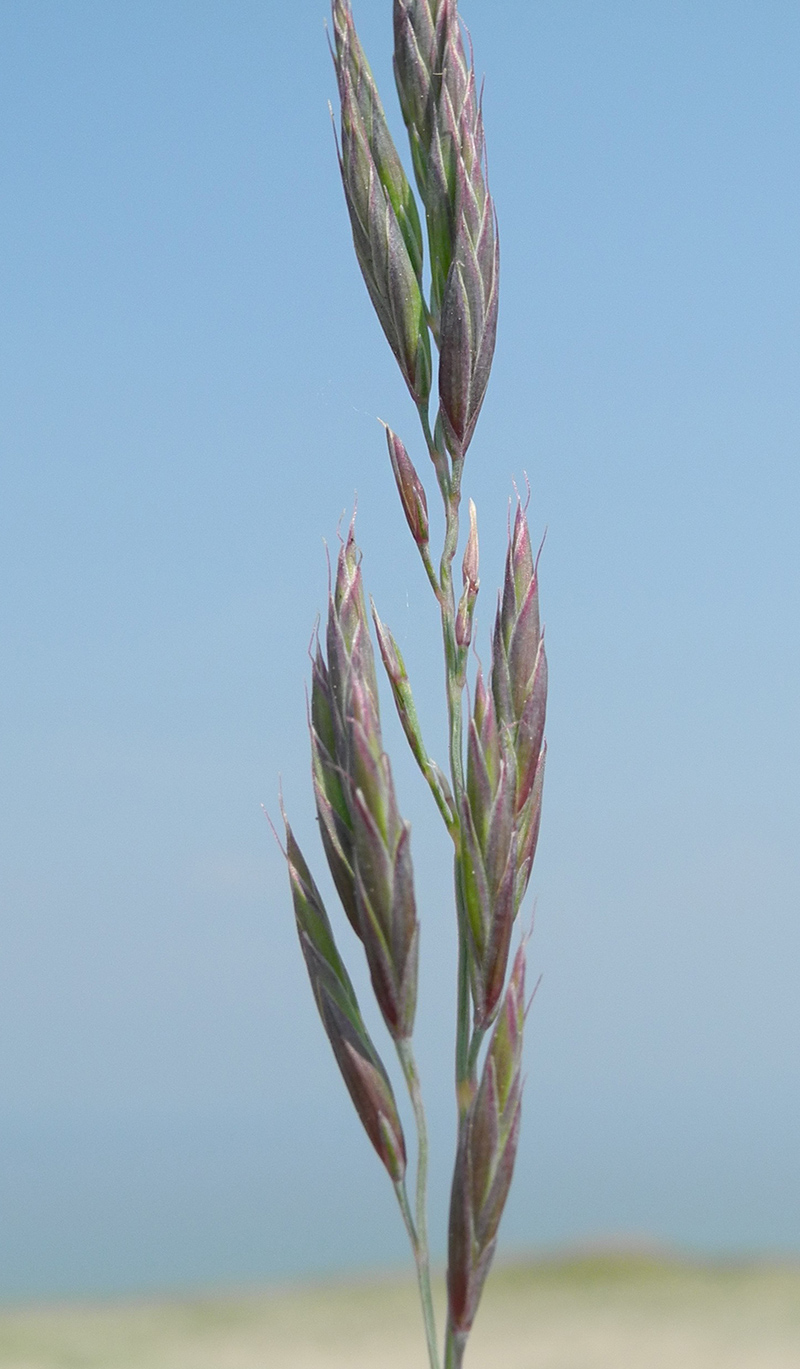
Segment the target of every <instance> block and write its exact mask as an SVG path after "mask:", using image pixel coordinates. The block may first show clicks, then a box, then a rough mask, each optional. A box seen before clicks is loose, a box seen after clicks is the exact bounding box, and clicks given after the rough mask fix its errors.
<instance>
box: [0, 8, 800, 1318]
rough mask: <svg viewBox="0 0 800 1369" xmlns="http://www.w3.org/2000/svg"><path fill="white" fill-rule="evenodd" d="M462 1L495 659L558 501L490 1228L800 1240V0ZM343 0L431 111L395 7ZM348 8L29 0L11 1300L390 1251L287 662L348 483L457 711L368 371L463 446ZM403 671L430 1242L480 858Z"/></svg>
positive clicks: (2, 546)
mask: <svg viewBox="0 0 800 1369" xmlns="http://www.w3.org/2000/svg"><path fill="white" fill-rule="evenodd" d="M461 11H462V14H463V18H464V20H465V21H466V23H467V24H468V25H469V28H470V31H471V34H472V38H473V41H474V47H475V53H476V64H477V68H478V71H479V73H481V74H482V73H483V72H485V73H486V93H485V117H486V126H487V140H488V147H489V156H490V168H491V178H492V188H493V191H494V194H495V198H496V201H497V206H498V212H499V216H500V232H501V244H502V262H503V275H502V295H501V314H500V332H499V342H498V348H497V355H496V361H495V366H494V373H493V381H492V384H491V386H490V389H489V394H488V398H487V401H486V405H485V409H484V413H483V416H482V419H481V422H480V424H479V427H478V431H477V435H476V438H475V441H474V443H473V447H472V449H471V451H470V456H469V461H468V466H467V470H466V475H465V492H466V494H467V495H469V496H471V497H473V498H474V499H475V500H476V503H477V505H478V511H479V526H480V535H481V556H482V562H481V579H482V585H483V590H482V595H481V599H480V600H479V607H478V627H479V642H480V643H481V644H482V648H481V646H479V649H482V650H483V652H484V654H485V653H486V643H487V642H488V634H489V629H490V624H491V620H492V616H493V609H494V596H495V587H496V586H497V584H498V583H499V580H500V576H501V573H502V562H503V556H504V550H505V537H506V520H507V509H508V500H509V496H510V495H512V493H513V484H512V482H513V481H514V480H516V481H517V483H518V484H519V485H521V486H522V485H523V484H524V481H525V478H526V476H527V478H528V479H529V480H530V485H531V505H530V519H531V527H532V533H533V535H534V537H536V538H538V537H539V536H541V534H542V533H543V532H544V530H545V528H547V529H548V532H547V541H546V545H545V549H544V553H543V557H542V562H541V588H542V599H543V607H544V614H545V618H546V621H547V640H548V650H549V657H550V662H551V671H552V676H551V695H550V697H551V709H550V715H549V718H550V721H549V728H548V735H549V744H550V753H549V762H548V776H547V785H546V792H545V814H544V821H543V827H542V837H541V843H540V850H539V856H538V859H537V867H536V870H535V873H534V879H533V888H534V890H535V896H536V930H535V937H534V940H533V943H532V948H531V969H532V971H533V976H534V978H535V977H536V976H538V975H539V974H540V973H541V974H542V976H543V978H542V983H541V987H540V990H539V993H538V995H537V998H536V1001H535V1005H534V1007H533V1010H532V1012H531V1015H530V1018H529V1031H528V1046H527V1052H528V1054H527V1059H528V1083H527V1093H526V1103H525V1120H524V1131H523V1139H522V1143H521V1149H520V1154H519V1159H518V1162H517V1175H516V1179H515V1186H514V1190H513V1194H512V1200H511V1202H510V1205H509V1209H508V1212H507V1216H506V1219H505V1224H504V1228H503V1239H504V1243H505V1245H504V1248H505V1250H506V1251H515V1250H526V1251H527V1250H548V1249H555V1248H561V1247H565V1246H571V1245H575V1244H579V1245H580V1244H585V1243H590V1244H591V1243H593V1242H598V1241H599V1242H612V1243H613V1242H632V1241H633V1242H644V1243H651V1242H652V1243H664V1244H667V1245H672V1246H678V1247H681V1248H684V1249H687V1250H689V1251H694V1252H700V1253H710V1254H714V1253H722V1254H730V1253H733V1252H744V1253H763V1252H766V1253H774V1254H781V1253H788V1254H791V1253H793V1252H794V1253H797V1252H798V1251H800V1193H799V1191H798V1186H797V1153H798V1145H800V1094H799V1093H798V1088H797V1060H798V1032H799V1029H800V1004H799V1001H798V994H797V966H798V958H799V957H800V918H799V917H798V913H799V912H800V898H799V897H798V895H800V846H799V844H798V838H797V833H798V822H799V821H800V800H799V799H798V785H797V773H798V767H800V742H799V740H798V731H799V729H798V724H800V707H799V706H798V686H799V685H800V646H799V644H798V627H797V624H798V618H799V617H800V562H799V561H798V554H797V544H798V533H797V529H798V518H799V517H800V500H799V496H800V476H799V475H798V434H799V433H800V394H799V391H798V361H799V360H800V331H799V328H798V319H799V318H800V257H799V256H798V250H797V243H798V230H799V229H800V193H799V192H798V178H797V166H798V159H799V158H800V116H799V115H798V110H800V103H799V102H798V95H799V94H800V89H799V85H798V69H799V61H800V11H798V8H797V6H796V5H795V4H790V3H788V0H786V2H785V3H784V2H783V0H758V3H755V0H736V2H735V3H732V0H724V3H723V0H707V3H705V4H703V5H701V6H698V5H696V4H694V3H691V0H674V2H673V3H670V4H669V5H662V6H648V5H643V4H640V3H634V2H633V0H604V3H602V4H589V3H585V0H584V2H582V3H579V2H578V0H541V2H536V3H529V0H503V3H502V4H501V5H497V4H490V3H488V0H462V4H461ZM355 14H356V19H357V23H358V26H359V30H360V33H361V37H362V41H363V42H364V45H365V47H366V49H367V52H368V54H369V56H370V59H371V60H372V63H373V68H374V71H375V74H376V77H377V79H378V82H379V85H380V88H381V90H382V92H383V95H384V99H385V102H386V104H387V106H388V109H389V114H390V120H391V122H392V126H393V128H394V129H395V130H396V133H397V137H398V139H402V127H401V123H400V120H399V116H398V110H397V104H396V99H395V97H394V91H393V85H392V76H391V6H390V4H389V0H357V3H356V4H355ZM324 19H325V4H324V3H323V0H293V3H292V4H291V5H289V4H283V3H277V0H259V3H255V2H254V3H249V0H225V3H224V4H223V3H221V0H192V3H189V0H166V3H164V0H159V3H155V0H137V3H136V4H134V5H130V4H127V3H122V0H112V2H111V3H108V0H72V2H71V3H69V4H67V3H64V0H5V3H4V4H3V6H2V10H1V11H0V71H1V75H0V103H1V104H2V135H1V136H2V162H3V173H2V182H3V191H2V194H3V212H2V221H1V223H0V294H1V296H2V313H3V318H4V326H3V328H2V333H1V334H0V349H2V357H1V358H0V451H1V452H2V462H1V463H0V561H2V574H1V575H0V632H1V635H2V652H0V689H1V690H2V699H1V700H0V731H1V733H2V742H1V745H2V754H3V757H4V760H3V766H2V797H1V799H0V802H1V803H2V814H1V816H0V857H1V860H2V872H1V876H0V899H1V900H2V922H3V931H2V954H1V955H0V981H1V982H0V1298H2V1299H5V1300H9V1299H12V1300H13V1299H15V1298H20V1297H55V1296H59V1297H60V1296H68V1295H73V1294H81V1295H85V1294H95V1293H114V1292H125V1291H133V1290H148V1289H160V1288H191V1287H197V1286H206V1285H223V1286H224V1285H226V1284H229V1285H233V1284H237V1283H243V1282H248V1281H258V1280H262V1279H265V1278H278V1277H285V1276H290V1275H296V1274H306V1273H318V1272H331V1271H336V1272H338V1271H347V1270H358V1269H360V1268H366V1267H372V1268H374V1267H381V1266H386V1267H392V1266H397V1265H400V1264H402V1263H404V1262H405V1261H406V1251H405V1235H404V1232H403V1230H402V1227H401V1224H400V1221H399V1218H398V1216H397V1213H396V1210H395V1205H394V1197H393V1195H392V1193H391V1190H390V1188H389V1185H388V1184H387V1183H386V1181H385V1176H384V1174H383V1171H382V1170H381V1168H380V1165H379V1164H378V1162H377V1161H376V1160H375V1159H374V1156H373V1155H372V1153H371V1150H370V1147H369V1145H368V1142H367V1141H366V1140H365V1138H364V1137H363V1135H362V1133H361V1131H360V1127H359V1124H358V1122H357V1120H356V1118H355V1115H354V1114H353V1113H352V1111H351V1108H350V1103H349V1100H348V1098H347V1096H346V1094H345V1091H344V1088H343V1086H342V1084H341V1081H340V1078H339V1076H338V1073H337V1072H336V1070H335V1067H334V1065H333V1061H332V1057H331V1055H330V1050H329V1047H328V1044H327V1042H326V1040H325V1038H324V1035H323V1032H322V1030H321V1027H320V1025H319V1022H318V1020H317V1018H316V1014H315V1011H314V1008H313V1004H312V1000H311V995H310V992H309V989H308V985H307V983H306V981H305V974H304V969H303V966H302V962H301V958H300V954H299V951H298V947H297V944H296V938H295V932H294V925H293V918H292V913H291V907H290V900H289V896H288V889H287V882H286V876H285V870H284V867H283V863H282V857H281V855H280V853H279V851H278V849H277V847H276V845H275V843H274V841H273V838H272V836H271V834H270V832H269V829H268V826H267V823H266V822H265V819H264V816H263V813H262V809H261V805H262V803H263V804H265V805H266V807H267V809H268V810H269V811H270V813H271V814H272V815H273V816H276V815H277V790H278V777H279V776H280V777H282V784H283V791H284V796H285V801H286V804H287V807H288V810H289V812H290V814H291V817H292V820H293V823H294V825H295V827H296V830H297V833H298V836H299V838H300V840H301V842H302V844H303V845H304V847H305V848H306V853H307V855H308V856H309V859H310V860H312V861H313V864H314V868H315V870H316V872H317V874H318V876H319V878H320V883H321V884H322V885H323V887H324V888H325V889H326V890H327V889H329V887H330V886H329V885H328V884H326V883H325V881H324V880H323V878H322V875H323V860H322V855H321V850H320V847H319V843H318V839H317V836H316V832H315V823H314V818H313V804H312V797H311V790H310V783H309V776H308V745H307V736H306V725H305V702H304V695H303V690H304V683H305V681H306V679H307V676H308V659H307V654H306V653H307V648H308V644H309V640H310V636H311V632H312V628H313V625H314V622H315V617H316V615H317V614H319V613H321V612H323V611H324V608H325V601H326V575H327V571H326V559H325V541H327V543H328V546H329V547H330V548H331V549H332V550H333V551H335V548H336V545H337V544H336V536H337V528H338V527H339V524H340V519H341V518H342V516H343V515H344V516H345V517H347V516H348V515H349V512H350V510H351V508H352V505H353V501H354V499H355V497H356V494H357V496H358V537H359V540H360V543H361V545H362V547H363V550H364V565H363V569H364V575H365V579H366V583H367V587H368V589H369V590H370V591H371V592H372V594H373V595H374V596H375V600H376V603H377V605H378V608H379V610H380V612H381V615H382V617H383V618H384V619H385V620H386V621H387V622H388V623H389V624H390V626H391V627H392V629H393V631H394V633H395V635H396V636H397V638H398V640H399V642H400V645H401V647H402V649H403V651H404V653H405V655H406V660H407V664H408V666H409V671H410V674H411V678H412V681H413V684H414V687H415V691H416V694H417V699H418V704H419V709H420V713H421V715H422V718H423V722H424V726H425V730H426V733H427V736H428V739H429V747H430V749H431V751H432V752H433V753H434V754H436V755H438V756H439V758H440V759H442V760H443V759H444V751H445V747H444V732H443V720H442V716H441V703H440V699H441V677H442V668H441V664H440V655H439V639H438V630H437V622H436V615H435V612H434V605H433V602H432V599H431V596H430V591H429V589H428V587H427V585H426V583H425V582H424V579H423V575H422V572H421V569H420V566H419V563H418V560H417V558H416V554H415V550H414V548H413V545H412V544H411V540H410V538H409V536H408V533H407V530H406V528H405V525H404V522H403V519H402V514H401V512H400V509H399V506H398V501H397V496H396V492H395V489H394V485H393V481H392V477H391V473H390V470H389V466H388V460H387V457H386V451H385V445H384V440H383V436H382V432H381V429H380V428H379V426H378V422H377V419H378V418H379V417H380V418H382V419H385V420H386V421H387V422H389V423H390V424H391V425H392V426H393V427H394V428H395V429H396V430H397V431H398V432H399V433H400V434H401V435H402V436H403V437H404V439H405V440H406V442H407V444H408V446H409V448H410V450H411V452H412V454H413V455H414V456H415V458H416V459H417V460H418V463H419V466H420V470H421V471H423V472H424V474H425V477H426V479H428V475H429V472H428V471H427V470H425V464H424V461H423V456H422V451H421V446H420V442H419V439H418V436H417V431H416V423H415V417H414V414H413V412H412V407H411V404H410V401H409V400H408V397H407V395H406V393H405V390H404V386H403V383H402V381H401V379H400V377H399V373H398V372H397V370H396V367H395V365H394V362H393V359H392V357H391V355H390V353H389V350H388V347H387V346H386V345H385V343H384V341H383V338H382V335H381V333H380V329H379V326H378V324H377V322H376V320H375V319H374V316H373V315H372V311H371V307H370V305H369V301H368V299H367V295H366V291H365V289H364V286H363V284H362V282H361V279H360V276H359V274H358V270H357V267H356V264H355V259H354V255H353V252H352V245H351V242H350V237H349V229H348V223H347V217H346V212H345V208H344V203H343V197H342V192H341V187H340V184H339V181H338V171H337V166H336V159H335V154H334V143H333V137H332V133H331V128H330V121H329V116H328V110H327V107H326V101H327V100H328V99H332V98H333V96H334V80H333V72H332V67H331V63H330V58H329V56H328V52H327V48H326V40H325V32H324V27H323V22H324ZM428 484H429V492H430V494H431V506H432V507H433V504H434V500H433V488H432V482H430V480H428ZM437 526H438V525H437ZM384 712H385V719H386V723H385V726H386V733H387V737H388V740H389V744H390V749H391V750H392V752H393V755H394V757H395V758H396V760H395V764H396V774H397V779H398V786H399V790H400V796H401V807H402V809H403V812H404V813H405V815H406V816H407V817H409V818H410V819H411V821H412V823H413V826H414V843H415V845H414V852H415V865H416V869H417V880H418V896H419V902H420V910H421V916H422V922H423V931H422V954H423V970H422V981H421V1005H420V1013H419V1030H418V1038H419V1052H420V1057H421V1068H422V1072H423V1083H424V1086H425V1089H426V1092H427V1094H428V1097H429V1100H430V1112H431V1127H432V1136H433V1175H432V1199H431V1216H432V1223H433V1230H434V1232H436V1233H438V1241H437V1244H436V1246H435V1249H436V1254H437V1256H442V1255H443V1252H444V1241H443V1233H444V1223H445V1219H446V1206H447V1196H448V1194H447V1190H448V1183H449V1166H450V1163H451V1155H452V1145H453V1135H454V1115H453V1111H454V1110H453V1104H452V1101H451V1095H452V1090H451V1073H452V1068H451V1065H452V1047H453V1042H452V1021H453V1011H454V987H453V980H454V972H453V966H454V949H455V940H454V932H453V912H452V907H451V894H450V890H449V857H448V851H447V840H446V836H445V834H444V833H443V831H440V830H439V828H440V824H438V822H437V819H436V818H435V816H434V810H433V806H432V803H431V800H430V797H429V795H428V793H427V791H426V790H425V789H424V787H423V785H422V782H421V781H420V780H419V778H418V776H417V775H416V773H415V771H414V768H413V765H412V764H411V763H409V762H408V761H407V760H406V758H405V755H404V753H403V749H402V746H403V743H402V738H401V736H400V734H399V729H398V727H397V726H396V724H395V720H394V717H393V715H392V714H391V705H390V701H389V700H388V699H386V701H385V708H384ZM331 902H332V900H331ZM337 927H338V928H339V930H340V932H341V940H342V946H343V949H344V950H345V952H346V955H347V957H348V960H349V962H350V964H351V965H352V968H353V974H354V978H355V979H356V981H357V984H358V985H359V986H360V987H365V983H366V980H365V975H364V973H363V967H362V964H361V957H360V952H359V948H358V946H357V945H355V944H354V942H353V938H352V936H351V935H350V934H349V932H348V929H347V927H346V925H345V923H344V918H343V917H339V918H338V921H337ZM370 1021H371V1022H373V1023H374V1022H375V1014H374V1013H373V1014H371V1015H370ZM375 1030H376V1036H378V1038H379V1039H380V1040H381V1041H383V1040H384V1038H383V1037H382V1036H381V1032H380V1028H379V1026H378V1025H377V1023H376V1024H375ZM386 1054H387V1059H388V1049H387V1051H386Z"/></svg>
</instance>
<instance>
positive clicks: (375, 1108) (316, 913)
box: [284, 819, 406, 1183]
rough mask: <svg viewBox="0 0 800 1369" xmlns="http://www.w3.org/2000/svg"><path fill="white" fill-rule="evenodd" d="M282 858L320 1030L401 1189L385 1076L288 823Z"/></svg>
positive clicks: (399, 1135)
mask: <svg viewBox="0 0 800 1369" xmlns="http://www.w3.org/2000/svg"><path fill="white" fill-rule="evenodd" d="M284 821H285V819H284ZM285 854H286V861H287V864H288V867H289V882H290V885H291V890H292V900H293V902H294V912H295V922H296V924H297V934H298V936H299V938H300V945H301V947H302V951H303V956H304V958H305V962H306V968H307V970H308V977H309V979H310V981H311V988H312V990H313V993H314V999H315V1001H316V1004H317V1008H318V1010H319V1015H320V1017H321V1018H322V1024H323V1026H324V1028H325V1031H326V1033H327V1036H328V1040H329V1041H330V1043H331V1046H332V1047H333V1053H334V1055H335V1057H336V1063H337V1064H338V1066H339V1069H340V1070H341V1073H342V1077H343V1079H344V1082H345V1084H346V1085H347V1089H348V1092H349V1094H350V1097H351V1098H352V1100H353V1104H354V1106H355V1109H356V1112H357V1113H358V1115H359V1117H360V1118H361V1122H362V1124H363V1127H364V1130H365V1131H366V1133H367V1135H368V1136H369V1139H370V1141H371V1142H372V1144H373V1146H374V1147H375V1150H376V1151H377V1153H378V1155H379V1156H380V1158H381V1160H382V1161H383V1164H384V1165H385V1166H386V1169H387V1170H388V1172H389V1176H390V1178H391V1179H392V1181H393V1183H400V1182H401V1181H402V1179H403V1176H404V1175H405V1171H406V1144H405V1138H404V1136H403V1128H402V1125H401V1123H400V1117H399V1115H398V1111H397V1104H396V1102H395V1098H394V1093H393V1092H392V1086H391V1084H390V1083H389V1076H388V1075H387V1073H386V1070H385V1069H384V1066H383V1064H382V1062H381V1059H380V1056H379V1055H378V1052H377V1051H376V1049H375V1047H374V1046H373V1044H372V1041H371V1039H370V1036H369V1033H368V1031H367V1029H366V1027H365V1026H364V1022H363V1020H362V1017H361V1012H360V1010H359V1007H358V1002H357V999H356V995H355V990H354V989H353V985H352V984H351V982H350V977H349V975H348V973H347V970H346V969H345V967H344V964H343V962H342V959H341V957H340V955H339V952H338V951H337V949H336V944H335V942H334V939H333V931H332V930H331V925H330V922H329V920H328V915H327V913H326V911H325V907H324V905H323V902H322V899H321V897H320V894H319V890H318V889H317V886H316V884H315V883H314V880H313V879H312V877H311V874H310V873H309V869H308V866H307V865H306V862H305V860H304V858H303V854H302V852H301V850H300V847H299V846H298V844H297V842H296V841H295V838H294V834H293V832H292V830H291V828H290V826H289V824H288V822H286V853H285Z"/></svg>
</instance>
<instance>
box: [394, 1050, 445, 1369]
mask: <svg viewBox="0 0 800 1369" xmlns="http://www.w3.org/2000/svg"><path fill="white" fill-rule="evenodd" d="M395 1044H396V1046H397V1054H398V1057H399V1059H400V1064H401V1066H402V1069H403V1074H404V1076H405V1081H406V1085H407V1087H408V1094H409V1097H410V1099H411V1106H412V1108H413V1110H414V1122H415V1124H416V1128H417V1192H416V1221H414V1220H413V1219H412V1218H411V1212H410V1210H408V1196H407V1194H406V1190H405V1185H397V1186H396V1188H397V1192H398V1198H399V1197H400V1189H401V1188H402V1197H403V1199H404V1200H405V1206H406V1209H407V1212H404V1213H403V1216H404V1219H405V1222H406V1227H407V1229H408V1234H409V1237H410V1238H411V1245H412V1249H413V1251H414V1259H415V1261H416V1265H417V1282H418V1284H419V1296H420V1302H421V1303H422V1316H423V1320H424V1322H425V1338H426V1340H427V1343H428V1359H429V1360H430V1365H431V1369H439V1349H438V1345H437V1342H436V1317H435V1315H434V1311H433V1296H432V1293H431V1268H430V1251H429V1247H428V1214H427V1204H428V1127H427V1123H426V1121H425V1108H424V1107H423V1104H422V1090H421V1089H420V1084H419V1072H418V1070H417V1062H416V1060H415V1058H414V1051H413V1049H412V1046H411V1042H410V1041H408V1040H402V1039H401V1040H399V1041H397V1042H396V1043H395ZM400 1206H401V1208H402V1206H403V1202H402V1200H401V1203H400Z"/></svg>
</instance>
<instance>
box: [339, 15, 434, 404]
mask: <svg viewBox="0 0 800 1369" xmlns="http://www.w3.org/2000/svg"><path fill="white" fill-rule="evenodd" d="M332 16H333V33H334V42H333V49H332V53H333V61H334V66H335V68H336V77H337V82H338V86H339V101H340V109H341V130H340V131H341V145H340V148H339V167H340V170H341V174H342V184H343V186H344V193H345V199H346V201H347V208H348V211H349V214H350V223H351V227H352V230H353V242H354V245H355V250H356V256H357V258H358V263H359V266H360V267H361V273H362V275H363V277H364V281H365V283H366V286H367V290H368V291H369V295H370V298H371V300H372V303H373V306H374V308H375V312H376V313H377V315H378V318H379V320H380V322H381V325H382V327H383V330H384V332H385V334H386V337H387V340H388V342H389V345H390V347H391V348H392V351H393V352H394V354H395V357H396V359H397V362H398V365H399V366H400V369H401V371H402V373H403V377H404V379H405V381H406V384H407V385H408V388H409V390H410V391H411V394H412V396H413V398H414V400H415V402H416V403H417V404H418V405H422V404H427V401H428V396H429V394H430V388H431V356H430V340H429V337H428V324H427V313H426V308H425V302H424V299H423V295H422V285H421V281H422V232H421V228H420V222H419V215H418V213H417V207H416V203H415V200H414V195H413V191H412V190H411V187H410V185H409V184H408V181H407V179H406V176H405V172H404V171H403V168H402V165H401V162H400V158H399V157H398V155H397V151H396V148H395V146H394V143H393V142H392V138H391V135H390V133H389V129H388V126H387V123H386V116H385V114H384V111H383V106H382V104H381V101H380V97H379V95H378V91H377V87H376V85H375V82H374V80H373V77H372V73H371V71H370V69H369V64H368V62H367V59H366V57H365V55H364V51H363V48H362V47H361V43H360V41H359V38H358V35H357V33H356V29H355V24H354V22H353V15H352V12H351V9H350V4H349V0H333V5H332Z"/></svg>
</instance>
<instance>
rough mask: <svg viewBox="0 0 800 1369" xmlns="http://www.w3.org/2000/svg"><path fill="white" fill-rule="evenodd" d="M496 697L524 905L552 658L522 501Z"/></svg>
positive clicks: (508, 572)
mask: <svg viewBox="0 0 800 1369" xmlns="http://www.w3.org/2000/svg"><path fill="white" fill-rule="evenodd" d="M492 694H493V698H494V703H495V709H496V713H497V720H498V723H499V725H500V727H501V729H502V732H503V735H504V737H505V738H506V739H507V744H508V748H509V750H510V752H511V754H512V756H513V758H514V770H515V796H514V825H515V828H516V831H517V882H516V892H515V906H516V907H519V904H520V902H521V900H522V898H523V896H524V894H525V890H526V888H527V886H528V880H529V878H530V873H531V867H532V865H533V858H534V855H535V854H536V843H537V840H538V836H539V821H540V816H541V805H542V786H543V783H544V767H545V758H546V751H547V748H546V744H545V741H544V725H545V715H546V710H547V657H546V655H545V649H544V635H543V633H542V628H541V622H540V617H539V584H538V576H537V567H536V562H535V560H534V557H533V553H532V549H531V541H530V534H529V532H528V522H527V518H526V516H525V510H524V508H523V507H522V504H521V502H520V501H519V500H518V501H517V509H516V515H515V518H514V526H513V529H512V530H511V534H510V537H509V545H508V552H507V555H506V569H505V580H504V584H503V592H502V595H501V598H500V603H499V605H498V610H497V617H496V619H495V627H494V638H493V642H492Z"/></svg>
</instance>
